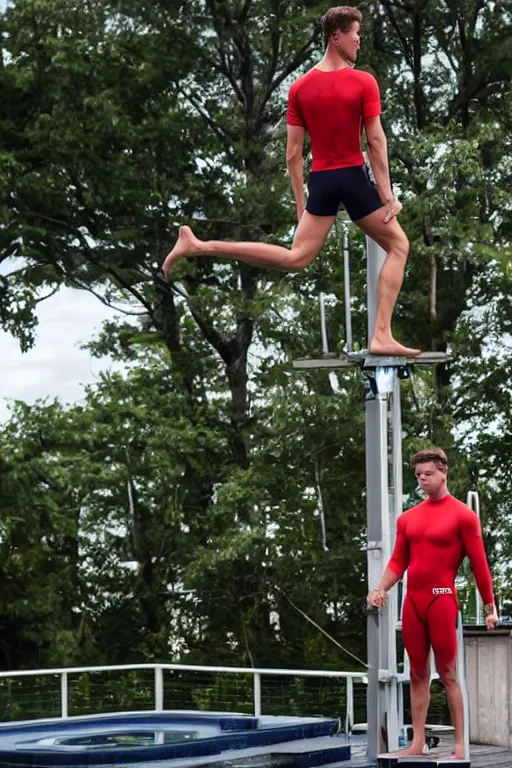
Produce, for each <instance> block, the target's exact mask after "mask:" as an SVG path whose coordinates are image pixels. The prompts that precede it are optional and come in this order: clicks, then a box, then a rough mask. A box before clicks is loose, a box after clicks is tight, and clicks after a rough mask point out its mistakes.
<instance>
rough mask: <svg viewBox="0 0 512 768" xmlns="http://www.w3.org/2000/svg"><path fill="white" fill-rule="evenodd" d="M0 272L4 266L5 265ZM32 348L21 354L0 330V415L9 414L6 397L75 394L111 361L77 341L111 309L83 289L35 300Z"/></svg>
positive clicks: (69, 397) (91, 333) (31, 399)
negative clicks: (89, 351)
mask: <svg viewBox="0 0 512 768" xmlns="http://www.w3.org/2000/svg"><path fill="white" fill-rule="evenodd" d="M2 271H3V272H5V271H7V270H5V269H3V270H2ZM37 314H38V317H39V326H38V328H37V331H36V333H37V338H36V343H35V346H34V348H33V349H31V350H30V351H29V352H27V353H25V354H22V352H21V351H20V347H19V343H18V341H17V340H16V339H14V338H13V337H12V336H10V335H9V334H7V333H4V332H3V331H0V420H2V421H3V420H5V418H6V417H7V416H8V404H9V401H10V399H11V398H14V399H17V400H25V401H26V402H28V403H33V402H34V401H35V400H37V399H39V398H50V399H52V400H53V398H55V397H58V398H61V399H62V401H63V402H66V403H71V402H76V401H77V400H80V399H81V397H82V392H83V385H84V384H88V383H92V382H94V381H95V380H96V379H97V376H98V372H99V371H100V370H101V369H102V368H105V367H108V366H109V365H110V361H109V360H108V359H105V360H97V359H96V358H91V356H90V354H89V353H88V352H87V351H86V350H82V349H80V344H81V343H83V342H84V341H89V340H90V339H91V338H92V337H93V336H94V335H95V334H96V333H97V332H98V331H99V329H100V328H101V323H102V321H103V320H104V319H106V318H107V317H113V316H114V315H115V314H116V313H115V312H114V311H113V310H109V309H108V308H107V307H105V306H104V305H103V304H101V302H100V301H98V299H96V298H95V297H94V296H92V295H91V294H89V293H87V292H85V291H76V290H73V289H71V288H61V289H60V291H59V292H58V293H57V294H56V295H55V296H53V297H52V298H51V299H48V300H47V301H44V302H43V303H42V304H40V305H39V307H38V311H37Z"/></svg>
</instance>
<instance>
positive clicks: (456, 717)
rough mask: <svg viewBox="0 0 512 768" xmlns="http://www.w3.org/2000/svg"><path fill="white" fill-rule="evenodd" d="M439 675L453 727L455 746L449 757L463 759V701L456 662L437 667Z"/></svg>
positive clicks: (464, 756)
mask: <svg viewBox="0 0 512 768" xmlns="http://www.w3.org/2000/svg"><path fill="white" fill-rule="evenodd" d="M437 671H438V673H439V677H440V678H441V681H442V683H443V684H444V687H445V690H446V699H447V701H448V707H449V709H450V715H451V718H452V725H453V727H454V728H455V746H454V748H453V753H452V754H450V755H448V756H449V757H453V758H456V759H457V760H464V758H466V755H465V754H464V703H463V700H462V690H461V687H460V685H459V681H458V680H457V673H456V664H455V663H454V664H453V666H450V667H448V668H445V669H442V668H441V669H440V668H439V665H438V669H437Z"/></svg>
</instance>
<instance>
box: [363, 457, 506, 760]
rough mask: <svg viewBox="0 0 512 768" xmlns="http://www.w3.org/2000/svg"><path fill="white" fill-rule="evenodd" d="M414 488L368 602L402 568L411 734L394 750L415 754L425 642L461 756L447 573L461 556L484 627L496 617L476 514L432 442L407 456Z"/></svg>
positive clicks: (419, 747) (451, 576) (422, 715)
mask: <svg viewBox="0 0 512 768" xmlns="http://www.w3.org/2000/svg"><path fill="white" fill-rule="evenodd" d="M412 464H413V467H414V469H415V473H416V478H417V480H418V484H419V486H420V488H421V489H422V490H423V491H425V493H426V494H427V499H426V500H425V501H423V502H421V504H418V505H417V506H415V507H413V508H412V509H409V510H407V511H406V512H404V513H403V514H402V515H400V517H399V518H398V521H397V531H396V543H395V548H394V550H393V554H392V556H391V559H390V561H389V563H388V566H387V568H386V570H385V571H384V574H383V576H382V579H381V580H380V584H379V586H378V587H377V588H376V589H372V590H371V592H370V593H369V594H368V603H369V604H370V605H371V606H374V607H382V606H383V605H384V604H385V602H386V599H387V592H388V590H390V589H391V587H392V586H393V585H394V584H396V583H397V581H399V580H400V579H401V578H402V576H403V574H404V572H405V571H406V570H407V593H406V596H405V600H404V605H403V610H402V635H403V640H404V646H405V649H406V651H407V653H408V656H409V660H410V665H411V706H412V725H413V731H414V735H413V741H412V744H411V746H410V747H409V748H407V749H405V750H400V752H399V753H396V754H399V755H400V756H404V755H421V754H422V753H423V748H424V745H425V722H426V718H427V712H428V706H429V700H430V664H429V659H430V647H432V649H433V651H434V656H435V660H436V668H437V672H438V674H439V677H440V679H441V681H442V683H443V684H444V686H445V689H446V696H447V699H448V705H449V708H450V713H451V716H452V723H453V726H454V728H455V748H454V754H453V757H455V758H458V759H464V757H466V759H467V756H465V755H464V710H463V703H462V693H461V689H460V685H459V683H458V681H457V673H456V656H457V636H456V626H457V615H458V610H459V605H458V599H457V593H456V591H455V576H456V574H457V571H458V569H459V566H460V564H461V562H462V560H463V559H464V556H465V555H467V556H468V557H469V559H470V562H471V567H472V569H473V573H474V575H475V579H476V583H477V586H478V590H479V592H480V594H481V596H482V600H483V602H484V614H485V623H486V624H487V629H494V628H495V626H496V623H497V621H498V616H497V613H496V608H495V605H494V596H493V588H492V579H491V574H490V571H489V566H488V564H487V558H486V555H485V550H484V545H483V541H482V533H481V530H480V523H479V520H478V517H477V516H476V514H475V513H474V512H472V511H471V510H470V509H469V508H468V507H467V506H466V505H465V504H463V503H462V502H461V501H458V500H457V499H455V498H454V497H453V496H451V495H450V493H449V492H448V488H447V484H446V481H447V475H448V459H447V458H446V454H445V452H444V451H442V450H441V449H439V448H434V449H432V450H425V451H419V453H416V454H415V455H414V456H413V457H412Z"/></svg>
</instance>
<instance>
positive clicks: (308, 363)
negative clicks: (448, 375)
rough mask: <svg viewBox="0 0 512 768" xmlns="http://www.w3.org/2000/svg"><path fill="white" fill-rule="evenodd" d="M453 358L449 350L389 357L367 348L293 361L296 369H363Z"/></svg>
mask: <svg viewBox="0 0 512 768" xmlns="http://www.w3.org/2000/svg"><path fill="white" fill-rule="evenodd" d="M452 359H453V357H452V355H451V354H450V353H449V352H433V351H432V352H420V353H419V355H415V356H414V357H391V356H388V355H372V354H371V353H370V352H368V350H363V351H362V352H349V353H347V354H346V355H344V356H343V357H339V356H336V355H329V354H327V355H322V357H318V358H302V359H298V360H294V361H293V367H294V368H295V369H296V370H316V369H324V370H336V369H338V368H353V367H354V366H357V365H359V366H361V368H363V369H365V368H367V369H375V368H408V367H409V366H411V365H439V363H448V362H450V361H451V360H452Z"/></svg>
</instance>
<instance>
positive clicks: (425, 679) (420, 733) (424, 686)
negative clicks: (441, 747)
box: [391, 659, 430, 757]
mask: <svg viewBox="0 0 512 768" xmlns="http://www.w3.org/2000/svg"><path fill="white" fill-rule="evenodd" d="M429 704H430V660H428V659H427V662H426V664H425V666H424V667H423V668H422V669H414V670H413V669H412V668H411V711H412V729H413V737H412V744H411V746H410V747H407V748H406V749H400V750H398V752H392V753H391V754H393V755H399V756H400V757H406V756H407V755H422V754H423V749H424V747H425V723H426V722H427V712H428V706H429Z"/></svg>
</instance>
